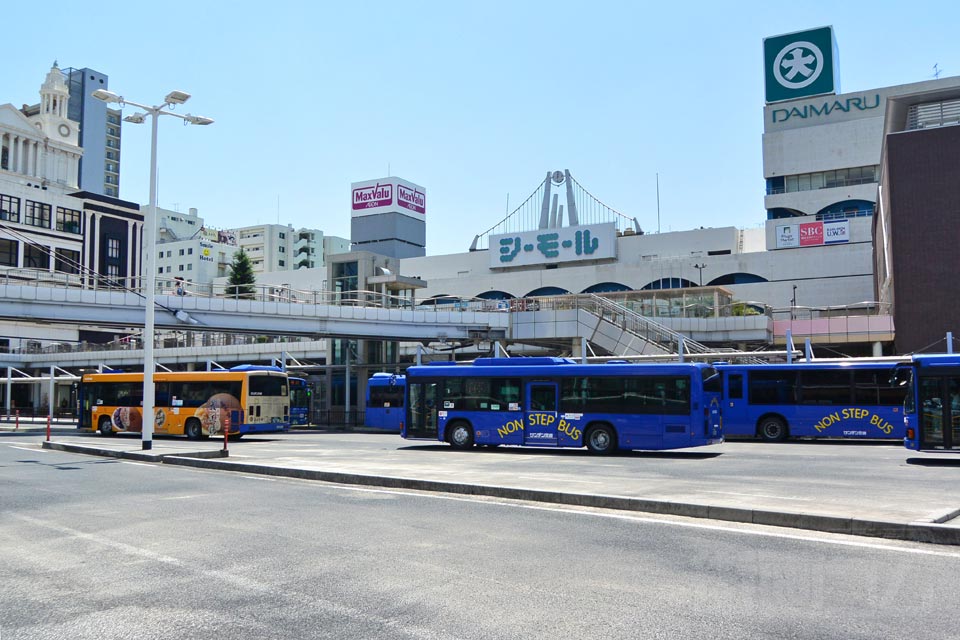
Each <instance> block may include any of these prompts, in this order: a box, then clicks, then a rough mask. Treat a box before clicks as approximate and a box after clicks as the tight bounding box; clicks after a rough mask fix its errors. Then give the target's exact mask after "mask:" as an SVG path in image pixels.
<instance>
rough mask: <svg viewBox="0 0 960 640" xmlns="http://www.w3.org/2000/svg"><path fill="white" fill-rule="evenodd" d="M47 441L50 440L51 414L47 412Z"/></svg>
mask: <svg viewBox="0 0 960 640" xmlns="http://www.w3.org/2000/svg"><path fill="white" fill-rule="evenodd" d="M47 442H50V414H49V413H48V414H47Z"/></svg>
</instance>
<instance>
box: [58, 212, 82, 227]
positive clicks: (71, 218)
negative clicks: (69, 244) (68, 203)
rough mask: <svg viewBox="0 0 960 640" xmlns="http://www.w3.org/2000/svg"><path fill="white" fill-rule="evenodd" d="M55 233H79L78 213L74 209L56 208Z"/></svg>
mask: <svg viewBox="0 0 960 640" xmlns="http://www.w3.org/2000/svg"><path fill="white" fill-rule="evenodd" d="M57 231H66V232H67V233H80V212H79V211H76V210H75V209H66V208H64V207H57Z"/></svg>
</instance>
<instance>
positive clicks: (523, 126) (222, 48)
mask: <svg viewBox="0 0 960 640" xmlns="http://www.w3.org/2000/svg"><path fill="white" fill-rule="evenodd" d="M147 6H148V4H147V3H140V4H137V3H132V4H131V3H127V4H123V3H121V4H116V3H113V4H108V5H104V4H97V3H93V6H91V5H90V4H87V5H86V6H84V5H83V4H77V3H76V2H59V1H55V2H47V3H43V4H31V3H24V2H17V3H13V4H11V3H8V6H5V7H4V10H3V17H4V21H3V22H4V25H5V26H4V29H3V39H2V42H3V49H4V55H3V56H2V57H0V87H2V91H0V102H10V103H13V104H14V105H16V106H20V105H21V104H23V103H36V102H38V101H39V94H38V91H39V87H40V84H41V83H42V81H43V78H44V76H45V74H46V73H47V71H48V70H49V68H50V65H51V64H52V62H53V61H54V60H57V61H59V63H60V66H61V67H67V66H72V67H89V68H92V69H96V70H98V71H101V72H103V73H105V74H107V75H108V76H109V78H110V89H111V90H113V91H116V92H117V93H121V94H122V95H124V96H126V97H127V98H129V99H131V100H134V101H137V102H151V103H156V102H159V101H161V99H162V97H163V96H164V95H165V94H166V93H167V92H168V91H169V90H171V89H182V90H184V91H188V92H190V93H192V94H193V96H194V97H193V99H192V100H191V101H190V102H189V103H188V104H187V105H185V108H184V111H189V112H191V113H194V114H201V115H206V116H209V117H212V118H214V119H216V124H214V125H212V126H210V127H184V126H181V125H180V124H179V122H178V121H176V120H174V119H173V118H165V119H164V120H163V121H162V122H161V130H160V147H159V148H160V163H159V164H160V190H159V203H160V206H162V207H165V208H169V209H175V208H179V209H180V210H182V211H186V209H187V208H189V207H197V208H198V209H199V212H200V215H201V216H203V217H204V218H205V219H206V222H207V224H209V225H211V226H215V227H239V226H245V225H251V224H258V223H275V222H278V221H279V222H281V223H283V224H287V223H291V224H293V225H294V226H295V227H316V228H320V229H322V230H323V231H324V232H325V233H327V234H330V235H339V236H344V237H349V235H350V217H349V215H350V214H349V212H350V183H351V182H354V181H359V180H366V179H372V178H379V177H383V176H385V175H387V170H388V166H389V167H390V170H391V173H392V174H394V175H398V176H401V177H403V178H406V179H408V180H411V181H413V182H416V183H418V184H420V185H423V186H424V187H426V189H427V216H428V218H427V253H428V254H430V255H436V254H444V253H454V252H459V251H465V250H466V249H467V247H468V246H469V244H470V241H471V240H472V238H473V235H474V234H475V233H479V232H481V231H484V230H485V229H487V228H489V227H491V226H492V225H493V224H495V223H496V222H497V221H498V220H500V219H501V218H502V217H503V215H504V213H505V206H506V198H507V194H510V202H511V203H512V204H514V205H516V204H519V203H520V202H521V201H522V200H523V199H524V198H526V197H527V196H528V195H529V194H530V193H531V192H532V191H533V190H534V189H535V188H536V186H537V184H538V183H539V182H540V181H541V180H542V179H543V176H544V175H545V174H546V172H547V171H548V170H555V169H561V170H562V169H570V171H571V172H572V173H573V175H574V177H576V178H577V180H578V181H579V182H580V183H581V184H583V185H584V186H585V187H586V188H587V189H589V190H590V191H591V192H592V193H594V194H595V195H596V196H597V197H598V198H600V199H601V200H603V201H604V202H605V203H607V204H608V205H610V206H612V207H614V208H616V209H619V210H620V211H623V212H624V213H627V214H628V215H630V216H634V217H636V218H638V219H639V220H640V223H641V225H642V226H643V227H644V229H646V230H655V229H656V226H657V209H656V207H657V205H656V187H655V184H656V183H655V176H656V174H657V173H659V175H660V201H661V228H662V230H663V231H668V230H683V229H689V228H693V227H699V226H725V225H735V226H738V227H753V226H757V225H759V224H761V223H762V222H763V220H764V211H763V187H764V185H763V179H762V178H763V175H762V168H761V133H762V130H763V120H762V107H763V69H762V48H761V47H762V39H763V38H764V37H767V36H772V35H777V34H781V33H787V32H791V31H798V30H801V29H806V28H810V27H817V26H823V25H833V26H834V27H835V29H836V34H837V40H838V44H839V50H840V77H841V89H842V90H843V91H858V90H863V89H871V88H875V87H883V86H889V85H897V84H904V83H909V82H918V81H921V80H925V79H928V78H930V77H932V75H933V65H934V64H935V63H938V64H939V66H940V69H942V72H943V76H942V77H946V76H952V75H960V47H958V46H957V26H958V25H960V3H957V2H955V1H953V2H950V1H944V2H914V3H910V4H905V3H903V2H892V1H886V0H875V1H873V2H837V1H836V0H833V1H830V2H821V1H819V0H817V1H810V2H804V3H798V2H782V3H775V2H756V3H755V2H749V3H748V2H736V3H734V2H725V3H715V2H704V3H697V2H672V3H656V4H653V3H650V4H648V3H642V2H605V1H602V0H600V1H595V2H576V3H574V2H558V1H551V2H539V1H538V2H517V1H516V0H514V1H512V2H500V1H497V2H483V3H476V2H474V3H464V2H459V3H458V2H449V1H447V2H441V1H437V2H417V1H410V0H404V1H403V2H396V1H395V2H344V3H326V2H319V3H317V2H288V1H285V0H275V1H274V2H269V3H262V2H257V3H249V2H181V3H176V2H171V3H169V4H159V3H153V6H155V7H156V13H155V14H153V15H151V13H150V12H148V10H147V8H146V7H147ZM128 109H129V107H128ZM149 134H150V131H149V126H143V125H141V126H136V125H130V124H125V125H124V130H123V157H122V169H121V179H120V181H121V192H120V195H121V197H122V198H124V199H127V200H132V201H135V202H140V203H145V202H146V201H147V200H148V196H149V194H148V184H149V183H148V180H149V175H148V174H149V137H150V135H149ZM278 200H279V215H278Z"/></svg>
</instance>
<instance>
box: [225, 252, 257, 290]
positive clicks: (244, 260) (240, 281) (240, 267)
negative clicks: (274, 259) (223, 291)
mask: <svg viewBox="0 0 960 640" xmlns="http://www.w3.org/2000/svg"><path fill="white" fill-rule="evenodd" d="M256 283H257V277H256V276H255V275H253V265H252V264H250V257H249V256H247V253H246V251H244V250H243V249H240V250H239V251H237V252H236V253H234V254H233V264H231V265H230V275H229V276H228V277H227V295H228V296H230V297H231V298H252V297H253V292H254V288H253V285H255V284H256Z"/></svg>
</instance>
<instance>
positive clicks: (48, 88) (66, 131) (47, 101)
mask: <svg viewBox="0 0 960 640" xmlns="http://www.w3.org/2000/svg"><path fill="white" fill-rule="evenodd" d="M69 102H70V90H69V89H68V88H67V80H66V78H65V77H64V75H63V72H62V71H60V67H59V66H57V63H56V62H54V63H53V67H51V68H50V73H48V74H47V79H46V80H44V82H43V85H42V86H41V87H40V113H39V114H38V116H37V119H36V123H37V126H38V127H39V128H40V130H41V131H43V132H44V133H45V134H46V135H47V137H48V138H50V139H51V140H56V141H58V142H62V143H64V144H69V145H74V146H78V145H79V132H78V126H79V125H78V124H77V123H76V122H73V121H72V120H69V119H67V104H68V103H69Z"/></svg>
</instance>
